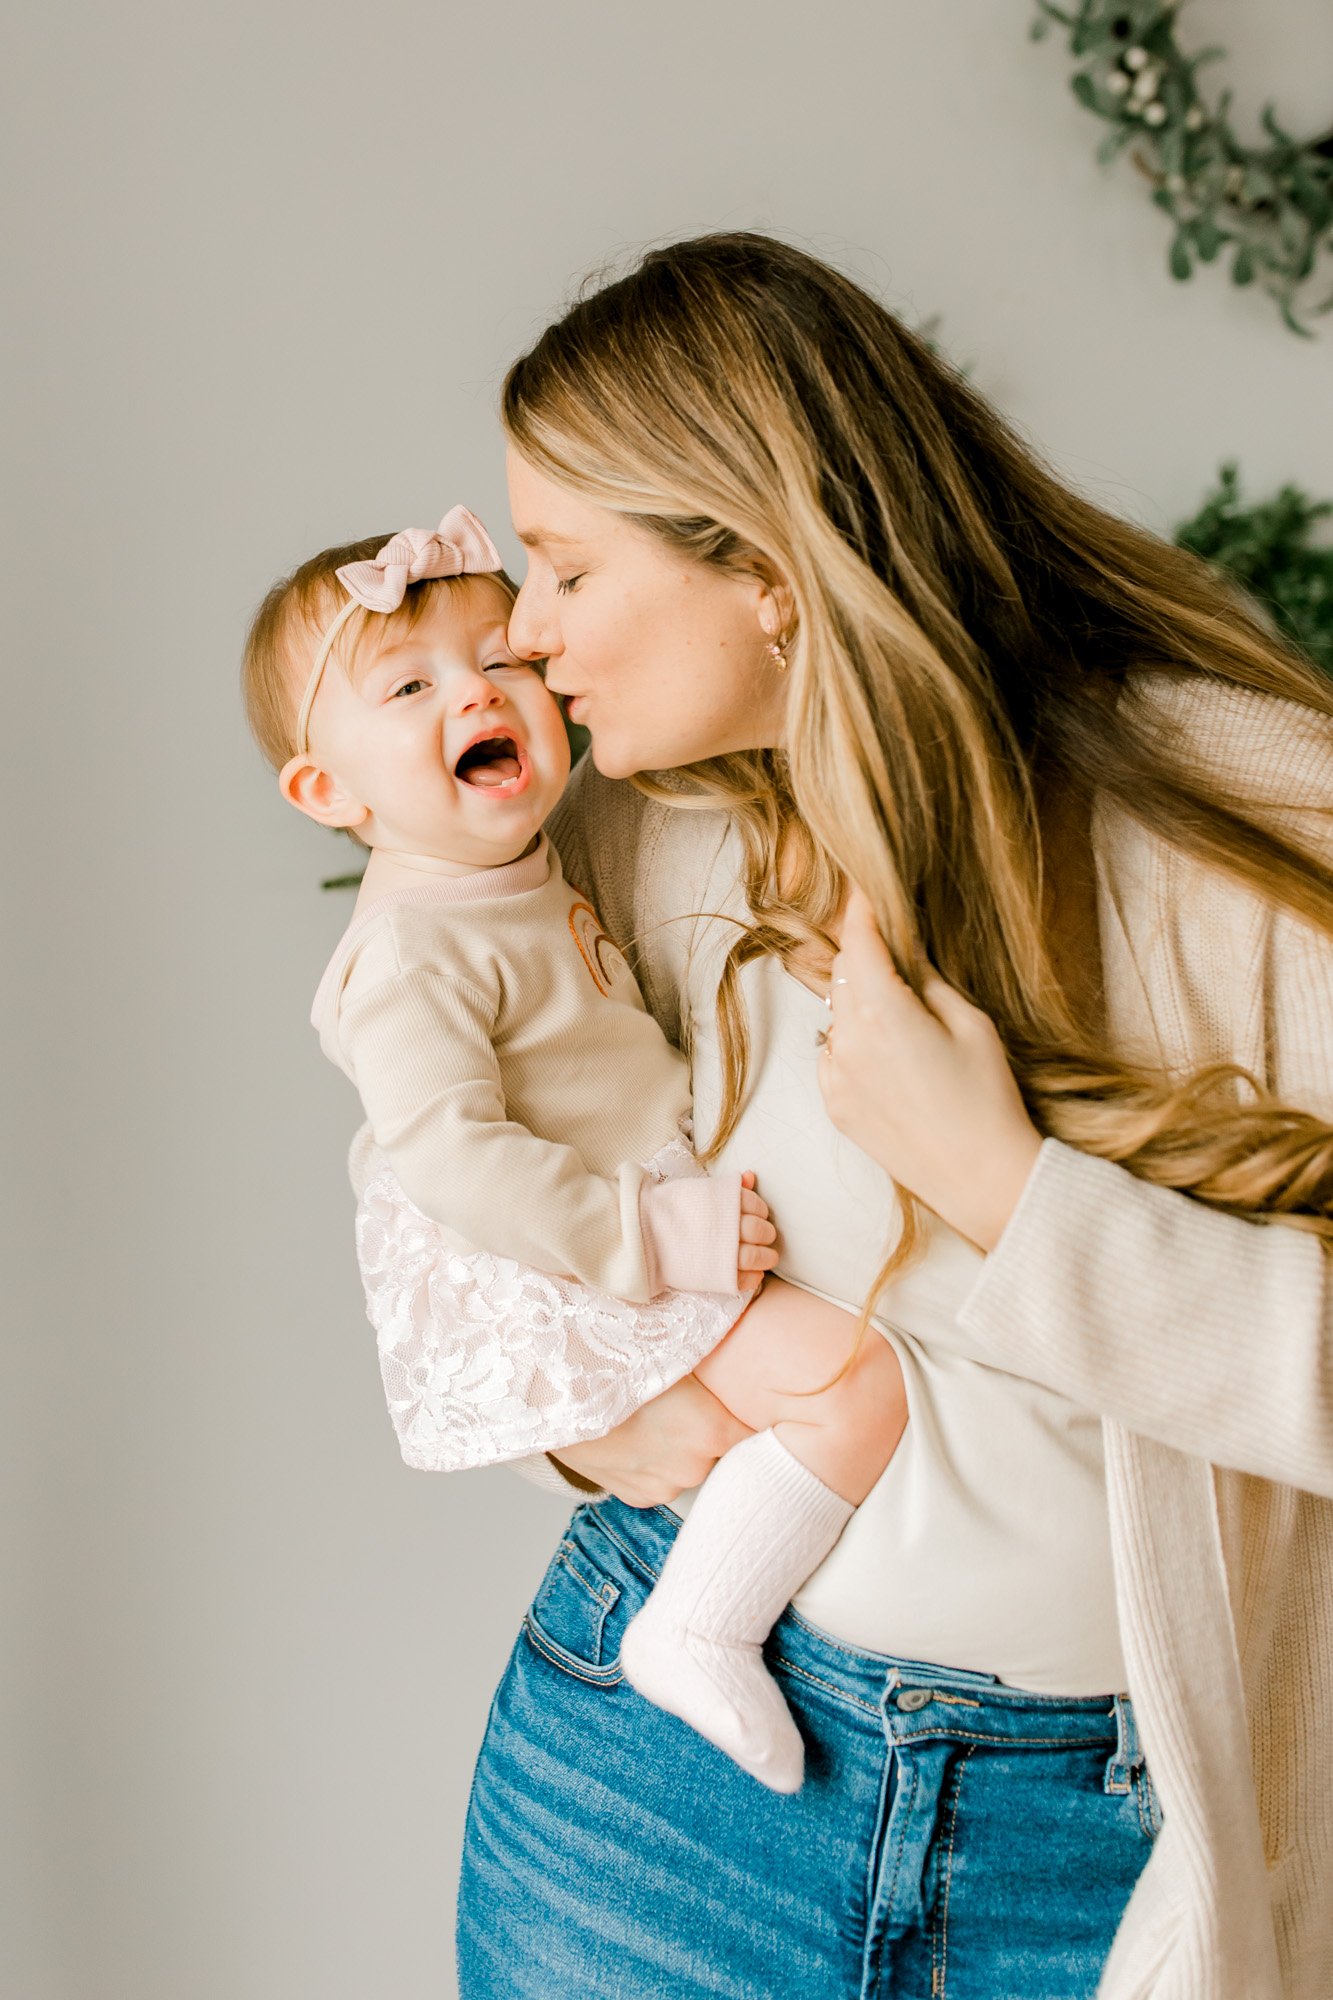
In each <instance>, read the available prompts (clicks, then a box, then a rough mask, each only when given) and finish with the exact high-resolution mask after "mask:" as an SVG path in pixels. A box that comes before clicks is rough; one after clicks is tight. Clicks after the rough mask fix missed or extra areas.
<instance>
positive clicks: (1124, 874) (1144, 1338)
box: [543, 676, 1333, 2000]
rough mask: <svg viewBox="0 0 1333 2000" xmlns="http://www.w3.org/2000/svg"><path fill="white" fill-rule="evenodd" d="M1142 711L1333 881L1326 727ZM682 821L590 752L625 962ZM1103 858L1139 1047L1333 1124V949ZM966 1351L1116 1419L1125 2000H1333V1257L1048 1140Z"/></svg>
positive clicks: (1107, 903) (648, 980) (607, 892)
mask: <svg viewBox="0 0 1333 2000" xmlns="http://www.w3.org/2000/svg"><path fill="white" fill-rule="evenodd" d="M1136 698H1138V699H1140V700H1142V701H1143V703H1144V704H1145V708H1144V713H1145V714H1148V715H1150V716H1151V717H1152V718H1154V719H1155V720H1156V722H1157V723H1158V725H1159V726H1160V728H1161V729H1162V731H1163V732H1164V734H1166V735H1168V736H1170V737H1171V738H1172V739H1173V740H1174V741H1175V742H1176V743H1177V744H1178V746H1179V747H1180V748H1181V749H1182V750H1183V751H1184V752H1185V753H1186V754H1187V755H1188V756H1189V757H1191V758H1192V759H1194V760H1195V761H1196V762H1197V763H1198V764H1199V765H1202V766H1204V767H1205V768H1207V769H1208V770H1209V771H1210V772H1211V773H1213V774H1215V775H1217V776H1219V777H1222V778H1224V779H1228V780H1230V781H1232V782H1233V783H1235V784H1236V785H1237V786H1238V787H1240V788H1241V789H1243V790H1244V791H1245V793H1246V794H1247V796H1250V797H1252V798H1253V799H1255V800H1256V801H1257V802H1259V803H1262V804H1263V805H1264V806H1265V807H1267V808H1268V809H1270V810H1271V812H1272V815H1273V818H1274V820H1275V821H1277V822H1280V823H1282V824H1283V825H1285V826H1286V827H1287V828H1288V830H1290V831H1291V832H1293V833H1295V834H1296V835H1297V836H1298V837H1299V838H1300V839H1301V840H1302V842H1304V843H1306V844H1307V845H1309V846H1312V847H1317V848H1318V849H1319V850H1320V851H1321V852H1322V853H1324V854H1325V855H1326V856H1328V857H1329V858H1330V860H1333V729H1330V727H1329V726H1328V725H1327V724H1326V723H1325V722H1324V721H1323V720H1322V719H1321V718H1318V717H1315V716H1313V715H1312V714H1311V713H1310V712H1309V711H1307V710H1304V709H1301V708H1298V707H1295V706H1293V705H1291V704H1289V703H1285V702H1274V701H1268V700H1264V699H1262V698H1260V697H1255V696H1250V695H1246V694H1243V693H1239V692H1236V691H1234V690H1231V689H1227V688H1223V687H1220V686H1218V685H1217V684H1215V683H1212V682H1209V681H1206V680H1204V679H1202V678H1201V677H1198V676H1190V677H1187V678H1177V677H1174V676H1173V677H1166V676H1160V677H1152V678H1151V679H1149V678H1148V677H1147V676H1144V677H1142V678H1141V680H1139V682H1138V685H1137V690H1136ZM682 817H684V816H683V815H681V814H679V813H676V812H674V811H672V809H671V808H669V807H664V806H659V805H656V804H650V803H648V802H646V801H644V800H643V799H642V797H641V796H640V795H638V794H636V793H635V792H633V790H632V788H631V787H629V786H628V785H623V784H612V783H609V782H608V781H607V780H605V779H603V778H601V777H599V776H598V775H597V773H596V772H595V771H593V770H592V768H591V766H590V764H589V763H588V762H587V761H586V760H585V763H584V765H583V766H582V767H581V769H580V772H579V773H578V774H577V776H576V780H575V783H574V785H573V787H572V788H571V791H570V793H568V794H567V795H566V800H565V801H564V802H563V804H562V807H561V809H560V811H559V812H558V814H557V816H556V818H555V819H554V820H553V821H552V824H551V831H552V834H553V837H554V838H555V840H556V843H557V845H558V847H559V848H560V849H561V851H562V853H563V855H564V858H565V863H566V868H567V872H568V873H569V875H570V877H571V879H573V880H575V881H578V882H580V883H581V885H582V886H583V887H584V888H585V889H587V890H590V891H591V892H592V893H593V895H594V897H595V899H596V900H597V902H598V905H599V908H600V911H601V915H602V919H603V921H604V922H605V923H606V924H607V926H608V928H609V929H610V931H611V934H612V935H613V936H616V937H618V938H619V940H620V941H621V942H622V943H625V944H629V943H630V941H631V939H632V938H634V937H635V936H636V935H638V936H643V935H645V932H646V929H647V927H648V924H650V923H651V921H652V920H653V919H654V918H660V917H661V916H662V915H664V914H669V913H670V912H671V908H672V896H673V890H674V891H678V892H679V896H678V898H677V908H686V907H689V905H688V903H687V902H681V901H680V900H679V897H681V896H685V895H687V893H688V892H687V889H686V887H685V885H684V883H683V881H678V880H676V879H675V874H676V871H675V868H674V867H669V866H668V864H667V862H666V861H665V859H664V857H665V856H666V855H667V854H668V853H669V852H670V850H671V849H672V847H673V842H674V840H675V833H674V829H668V827H667V824H666V823H667V821H668V820H670V821H674V822H675V824H676V827H679V824H680V821H681V819H682ZM688 817H689V818H690V819H691V820H694V822H695V824H698V821H697V820H696V819H695V816H694V815H693V814H691V815H689V816H688ZM668 832H670V834H671V837H670V838H666V839H664V837H663V836H664V834H666V833H668ZM1093 847H1094V853H1095V859H1096V865H1097V875H1098V920H1099V927H1100V933H1101V943H1102V953H1103V960H1104V978H1105V990H1106V1001H1107V1010H1108V1021H1109V1026H1110V1031H1111V1034H1112V1037H1113V1039H1114V1041H1115V1043H1116V1045H1117V1046H1118V1047H1119V1048H1120V1049H1121V1050H1122V1051H1123V1052H1125V1053H1126V1054H1127V1055H1134V1056H1140V1057H1143V1056H1147V1057H1149V1058H1150V1059H1152V1060H1154V1061H1156V1062H1158V1063H1161V1064H1164V1065H1166V1066H1167V1067H1169V1068H1170V1069H1172V1070H1174V1071H1186V1070H1189V1069H1191V1068H1193V1067H1196V1066H1197V1065H1198V1064H1200V1063H1202V1062H1205V1061H1210V1060H1215V1059H1218V1058H1222V1057H1230V1058H1233V1059H1235V1060H1238V1061H1240V1062H1242V1063H1244V1064H1245V1065H1246V1066H1247V1068H1249V1069H1250V1070H1251V1071H1252V1072H1253V1073H1254V1074H1255V1075H1256V1076H1258V1077H1260V1078H1261V1079H1263V1080H1264V1081H1265V1082H1267V1083H1268V1084H1269V1085H1271V1086H1272V1087H1273V1088H1274V1089H1275V1090H1276V1091H1278V1092H1279V1093H1280V1094H1281V1095H1282V1097H1283V1098H1284V1099H1286V1100H1287V1101H1288V1102H1291V1103H1294V1104H1298V1105H1303V1106H1305V1107H1307V1108H1309V1109H1310V1110H1313V1111H1315V1112H1317V1113H1318V1114H1319V1115H1320V1116H1321V1117H1324V1118H1327V1119H1329V1120H1330V1121H1333V941H1330V940H1329V939H1328V938H1325V937H1321V936H1318V935H1316V934H1315V933H1314V932H1313V931H1312V930H1311V929H1310V928H1309V927H1308V926H1303V925H1302V924H1300V923H1299V922H1297V921H1296V920H1295V919H1294V918H1291V917H1288V916H1286V915H1284V914H1282V913H1280V912H1275V911H1274V910H1272V909H1270V908H1268V907H1267V906H1266V905H1264V904H1263V903H1261V902H1260V901H1259V900H1258V899H1257V898H1256V897H1255V896H1254V895H1253V894H1251V893H1250V892H1249V891H1247V890H1245V889H1243V888H1241V887H1238V886H1237V885H1235V884H1233V883H1231V882H1229V881H1227V880H1226V879H1225V878H1223V877H1222V876H1220V875H1219V874H1217V873H1216V872H1215V871H1212V870H1210V869H1207V868H1205V867H1204V866H1202V865H1201V864H1199V863H1197V862H1194V861H1191V860H1188V859H1186V858H1184V857H1183V856H1181V855H1180V854H1178V853H1176V852H1175V851H1173V850H1171V849H1169V848H1167V847H1166V846H1165V845H1164V844H1163V843H1162V842H1161V841H1159V840H1158V839H1156V838H1155V837H1154V836H1152V835H1150V834H1148V833H1146V832H1144V831H1143V829H1142V828H1140V827H1138V826H1136V825H1135V824H1134V822H1133V821H1132V820H1130V819H1129V818H1128V817H1127V816H1126V815H1125V814H1123V813H1122V812H1120V811H1117V810H1113V809H1111V808H1108V807H1105V806H1099V807H1098V808H1097V810H1096V811H1095V812H1094V818H1093ZM645 920H647V922H646V921H645ZM637 969H638V971H639V973H640V978H641V980H642V981H643V983H644V986H645V991H646V994H647V997H648V999H649V1002H650V1005H652V1007H653V1009H654V1011H655V1012H657V1013H658V1015H659V1018H662V1020H663V1024H664V1025H665V1026H666V1027H667V1030H668V1033H670V1032H672V1028H673V1019H672V1016H673V1012H674V1006H675V1002H676V1000H677V997H678V996H677V995H675V994H668V993H666V992H657V991H654V986H653V980H652V977H651V968H650V966H649V964H648V963H647V960H646V958H645V956H644V954H643V953H642V952H641V953H640V954H639V961H638V964H637ZM958 1345H959V1346H960V1348H961V1349H962V1350H963V1351H965V1352H968V1353H970V1354H971V1355H972V1356H973V1357H974V1358H975V1359H977V1360H978V1361H982V1362H989V1363H992V1364H994V1365H995V1366H997V1367H1000V1368H1004V1369H1008V1370H1010V1371H1012V1372H1013V1373H1015V1374H1019V1375H1025V1376H1028V1377H1030V1378H1032V1379H1033V1380H1035V1381H1039V1382H1043V1383H1046V1384H1047V1385H1049V1386H1050V1387H1051V1388H1053V1389H1056V1390H1058V1391H1060V1392H1062V1393H1063V1394H1064V1395H1066V1396H1068V1397H1069V1398H1070V1399H1071V1400H1073V1401H1075V1402H1077V1403H1080V1404H1082V1405H1083V1406H1084V1407H1085V1408H1089V1409H1093V1410H1096V1411H1097V1412H1098V1413H1100V1415H1101V1416H1102V1418H1103V1421H1104V1438H1105V1449H1106V1467H1107V1481H1108V1488H1109V1504H1110V1514H1111V1527H1112V1537H1113V1543H1114V1551H1115V1563H1116V1574H1117V1602H1118V1609H1119V1615H1120V1621H1121V1630H1122V1639H1123V1644H1124V1651H1125V1658H1126V1662H1127V1665H1128V1671H1129V1687H1130V1692H1131V1694H1132V1696H1133V1700H1134V1704H1135V1710H1136V1713H1137V1716H1138V1721H1139V1726H1140V1729H1141V1732H1142V1735H1143V1740H1144V1744H1145V1747H1146V1750H1147V1754H1148V1760H1149V1765H1150V1767H1151V1770H1152V1773H1153V1778H1154V1782H1155V1784H1156V1786H1157V1789H1158V1792H1159V1794H1160V1798H1161V1801H1162V1809H1163V1819H1164V1824H1163V1828H1162V1832H1161V1834H1160V1836H1159V1838H1158V1840H1157V1843H1156V1845H1155V1847H1154V1850H1153V1854H1152V1857H1151V1859H1150V1860H1149V1862H1148V1865H1147V1868H1146V1869H1145V1871H1144V1873H1143V1876H1142V1877H1141V1879H1140V1882H1139V1884H1138V1887H1137V1888H1136V1890H1135V1893H1134V1895H1133V1898H1132V1899H1131V1902H1130V1905H1129V1909H1128V1911H1127V1913H1126V1916H1125V1918H1124V1921H1123V1923H1122V1925H1121V1927H1120V1931H1119V1933H1118V1935H1117V1937H1116V1941H1115V1945H1114V1947H1113V1949H1112V1952H1111V1956H1110V1959H1109V1961H1108V1964H1107V1967H1106V1970H1105V1973H1104V1976H1103V1979H1102V1983H1101V1986H1100V1988H1099V2000H1142V1997H1143V1996H1149V1995H1151V1996H1152V2000H1333V1262H1330V1260H1329V1259H1328V1258H1327V1257H1326V1256H1325V1253H1324V1252H1323V1250H1322V1249H1321V1248H1320V1246H1319V1245H1318V1243H1317V1242H1315V1240H1314V1239H1313V1238H1311V1237H1309V1236H1308V1235H1304V1234H1301V1233H1298V1232H1296V1231H1294V1230H1290V1229H1283V1228H1278V1227H1261V1226H1258V1225H1255V1224H1252V1223H1248V1222H1244V1221H1239V1220H1236V1219H1234V1218H1232V1217H1230V1216H1225V1215H1220V1214H1218V1213H1216V1212H1214V1211H1211V1210H1208V1209H1205V1208H1203V1207H1202V1206H1200V1205H1199V1204H1198V1203H1196V1202H1192V1201H1190V1200H1188V1199H1187V1198H1185V1197H1184V1196H1181V1195H1177V1194H1173V1193H1171V1192H1169V1191H1167V1190H1164V1189H1160V1188H1154V1187H1150V1186H1149V1185H1147V1184H1146V1183H1145V1182H1142V1181H1138V1180H1135V1179H1134V1178H1133V1177H1132V1176H1131V1175H1130V1174H1128V1173H1127V1172H1125V1171H1124V1169H1122V1168H1120V1167H1117V1166H1113V1165H1111V1164H1109V1163H1107V1162H1105V1161H1102V1160H1095V1159H1091V1158H1089V1157H1087V1156H1085V1155H1083V1154H1081V1153H1078V1152H1076V1151H1074V1150H1072V1149H1071V1148H1070V1147H1068V1146H1064V1145H1062V1144H1060V1143H1058V1142H1056V1141H1054V1140H1047V1141H1046V1143H1045V1144H1044V1145H1043V1147H1042V1150H1041V1153H1040V1155H1039V1157H1038V1161H1037V1165H1036V1167H1035V1169H1034V1171H1033V1173H1032V1176H1031V1178H1030V1180H1029V1182H1028V1185H1027V1187H1026V1189H1025V1190H1024V1193H1023V1196H1022V1199H1021V1201H1020V1204H1019V1207H1018V1209H1017V1211H1016V1213H1015V1214H1014V1216H1013V1218H1012V1219H1011V1221H1010V1223H1009V1226H1008V1228H1007V1229H1006V1230H1005V1233H1004V1236H1003V1238H1002V1239H1001V1241H1000V1243H999V1244H998V1245H997V1247H996V1249H995V1250H994V1251H993V1253H992V1254H991V1256H990V1257H989V1258H988V1259H987V1261H986V1263H985V1265H984V1267H983V1270H982V1274H981V1277H980V1278H979V1280H978V1281H977V1284H976V1286H975V1288H974V1290H973V1291H972V1293H971V1294H970V1296H969V1298H968V1299H967V1301H966V1304H965V1305H964V1307H963V1310H962V1312H961V1314H960V1318H959V1326H958ZM543 1483H545V1482H543Z"/></svg>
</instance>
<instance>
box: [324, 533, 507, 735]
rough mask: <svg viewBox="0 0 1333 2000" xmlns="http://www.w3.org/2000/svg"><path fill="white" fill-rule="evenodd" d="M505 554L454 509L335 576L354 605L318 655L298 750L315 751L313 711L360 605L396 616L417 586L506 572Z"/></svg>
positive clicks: (347, 606) (338, 619) (334, 626)
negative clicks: (326, 672) (411, 586)
mask: <svg viewBox="0 0 1333 2000" xmlns="http://www.w3.org/2000/svg"><path fill="white" fill-rule="evenodd" d="M503 568H504V564H503V563H502V562H501V560H500V552H499V550H498V549H497V548H496V546H495V543H494V542H493V541H492V540H491V538H490V536H489V535H488V534H487V533H486V530H485V529H484V528H483V527H482V525H481V522H480V521H479V520H478V519H477V517H476V515H475V514H470V513H469V512H468V510H467V508H466V507H451V508H450V509H449V512H448V513H447V514H446V515H445V517H444V519H443V520H442V521H441V523H440V525H439V527H438V528H404V529H403V530H402V531H401V532H400V533H399V534H396V535H395V536H394V538H393V540H392V541H391V542H386V543H385V544H384V547H383V548H382V549H381V550H380V552H379V554H378V555H377V556H376V557H375V560H374V561H373V562H357V563H344V564H343V567H342V568H341V569H340V570H337V571H336V572H335V574H336V576H337V578H338V581H339V583H340V584H341V585H342V586H343V589H344V590H345V591H347V593H348V601H347V603H346V604H344V606H343V608H342V610H341V611H340V612H339V613H338V616H337V617H336V618H335V619H334V621H333V623H332V624H331V625H330V626H329V629H328V631H327V632H325V633H324V635H323V637H322V638H321V639H320V642H319V645H318V646H317V647H316V649H315V664H314V665H313V666H312V667H311V669H310V678H309V680H308V681H307V682H306V684H305V693H304V694H303V695H302V696H301V706H300V708H299V709H298V710H297V715H296V748H297V751H298V752H299V754H300V755H301V756H304V755H305V753H306V751H307V750H308V749H309V748H310V739H309V729H310V711H311V709H312V708H313V707H314V705H315V696H316V695H317V694H318V692H319V684H320V681H321V680H322V679H323V678H324V667H325V664H326V662H327V660H328V657H329V654H330V652H331V651H332V650H333V642H334V640H335V639H336V638H337V636H338V634H339V633H340V632H341V631H342V628H343V626H344V625H345V624H346V623H347V621H348V619H349V618H350V617H351V615H352V613H353V612H354V611H355V610H356V608H357V606H358V605H362V606H363V607H364V608H365V609H366V610H367V611H396V610H397V609H398V607H399V605H400V604H401V603H402V601H403V599H404V597H405V596H406V595H407V587H408V585H409V584H411V583H425V582H426V581H427V579H428V578H430V577H436V576H485V575H489V574H491V573H492V572H493V571H495V570H498V569H503Z"/></svg>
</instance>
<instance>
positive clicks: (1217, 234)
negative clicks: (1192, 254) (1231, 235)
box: [1194, 215, 1226, 264]
mask: <svg viewBox="0 0 1333 2000" xmlns="http://www.w3.org/2000/svg"><path fill="white" fill-rule="evenodd" d="M1225 241H1226V239H1225V237H1224V236H1223V234H1222V232H1221V230H1220V229H1219V228H1218V226H1217V224H1216V223H1215V222H1214V221H1213V218H1212V217H1211V215H1201V216H1200V217H1199V219H1198V221H1197V222H1196V223H1195V225H1194V247H1195V249H1196V250H1197V251H1198V253H1199V255H1200V256H1201V257H1202V258H1203V261H1204V263H1205V264H1211V263H1212V261H1213V259H1214V257H1216V255H1217V253H1218V251H1219V250H1220V249H1221V248H1222V245H1223V243H1224V242H1225Z"/></svg>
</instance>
